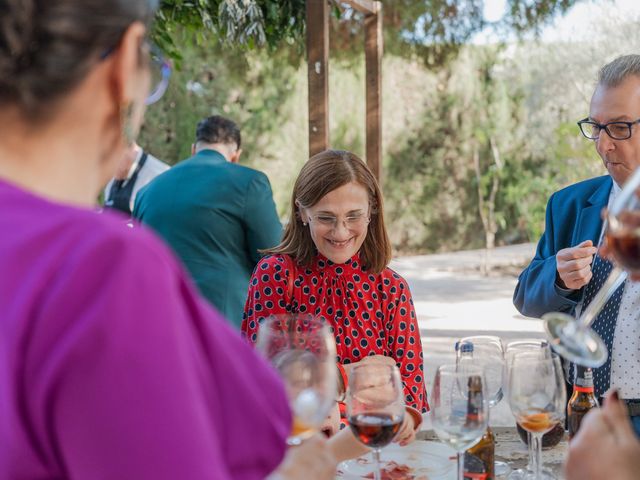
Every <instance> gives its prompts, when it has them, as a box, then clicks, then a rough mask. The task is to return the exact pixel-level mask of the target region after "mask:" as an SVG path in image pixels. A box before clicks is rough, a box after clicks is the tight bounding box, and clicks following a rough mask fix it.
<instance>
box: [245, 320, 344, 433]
mask: <svg viewBox="0 0 640 480" xmlns="http://www.w3.org/2000/svg"><path fill="white" fill-rule="evenodd" d="M256 344H257V348H258V350H260V351H261V352H262V353H263V354H264V355H265V356H266V357H267V359H269V361H271V363H272V364H273V365H274V366H275V367H276V369H277V370H278V372H279V373H280V375H281V377H282V379H283V380H284V383H285V386H286V389H287V396H288V397H289V404H290V406H291V410H292V412H293V417H294V420H293V428H292V431H291V435H290V436H289V438H288V439H287V442H288V443H289V445H299V444H300V443H301V442H302V441H303V440H304V439H305V438H308V437H310V436H312V435H313V434H314V433H315V432H317V431H318V430H319V428H320V426H321V425H322V423H323V421H324V419H325V418H326V417H327V414H328V413H329V411H330V410H331V408H332V406H333V404H334V401H335V397H336V386H337V383H336V382H337V379H336V367H335V362H336V345H335V339H334V337H333V335H332V334H331V333H330V332H329V328H328V327H327V325H326V324H325V323H324V322H323V321H322V320H321V319H318V318H315V317H313V316H311V315H302V314H290V315H274V316H271V317H268V318H267V319H265V320H264V322H263V323H262V324H261V325H260V329H259V331H258V339H257V343H256Z"/></svg>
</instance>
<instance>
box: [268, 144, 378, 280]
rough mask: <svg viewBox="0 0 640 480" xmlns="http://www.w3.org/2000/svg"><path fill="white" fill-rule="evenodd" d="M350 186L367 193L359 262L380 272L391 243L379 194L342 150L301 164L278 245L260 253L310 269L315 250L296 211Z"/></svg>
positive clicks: (368, 172)
mask: <svg viewBox="0 0 640 480" xmlns="http://www.w3.org/2000/svg"><path fill="white" fill-rule="evenodd" d="M351 182H355V183H358V184H360V185H362V186H363V187H364V188H365V189H366V190H367V192H368V193H369V208H370V215H371V221H370V222H369V225H368V227H367V228H368V230H367V236H366V238H365V240H364V243H363V244H362V247H361V248H360V261H361V262H362V264H363V266H364V267H365V268H366V269H367V270H371V271H372V272H373V273H380V272H382V271H383V270H384V269H385V268H386V267H387V265H388V264H389V262H390V261H391V242H389V236H388V235H387V230H386V228H385V226H384V215H383V203H382V192H381V191H380V187H379V186H378V182H377V181H376V179H375V177H374V176H373V173H372V172H371V170H370V169H369V167H368V166H367V164H366V163H364V162H363V161H362V160H360V158H358V157H357V156H356V155H354V154H353V153H351V152H347V151H344V150H325V151H324V152H320V153H318V154H317V155H314V156H313V157H311V158H310V159H309V161H308V162H307V163H305V165H304V166H303V167H302V170H300V173H299V174H298V178H297V179H296V182H295V185H294V186H293V194H292V195H291V215H290V217H289V223H288V225H287V226H286V228H285V231H284V236H283V238H282V242H280V244H279V245H278V246H276V247H274V248H270V249H267V250H265V251H264V252H265V253H272V254H275V253H278V254H287V255H290V256H291V257H293V258H294V259H295V260H296V261H297V263H298V264H300V265H310V264H311V262H312V261H313V258H314V256H315V255H316V247H315V244H314V243H313V239H312V238H311V234H310V232H309V228H308V227H306V226H304V225H303V224H302V219H301V217H300V211H299V207H302V208H310V207H313V206H314V205H315V204H316V203H318V202H319V201H320V199H321V198H322V197H324V196H325V195H326V194H327V193H329V192H332V191H333V190H335V189H336V188H339V187H342V186H343V185H346V184H348V183H351Z"/></svg>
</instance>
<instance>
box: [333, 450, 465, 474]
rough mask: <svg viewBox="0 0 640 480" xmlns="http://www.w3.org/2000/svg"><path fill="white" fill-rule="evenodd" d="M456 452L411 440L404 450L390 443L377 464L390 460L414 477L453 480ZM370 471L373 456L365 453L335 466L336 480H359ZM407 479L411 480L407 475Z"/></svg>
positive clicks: (383, 463) (371, 470) (371, 469)
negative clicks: (407, 469) (336, 468)
mask: <svg viewBox="0 0 640 480" xmlns="http://www.w3.org/2000/svg"><path fill="white" fill-rule="evenodd" d="M455 455H456V452H455V451H454V450H453V449H451V448H449V447H447V446H446V445H443V444H442V443H438V442H427V441H420V440H418V441H415V442H413V443H411V444H410V445H407V446H406V447H401V446H399V445H398V444H397V443H392V444H391V445H389V446H388V447H385V448H383V449H382V452H381V453H380V464H381V466H384V465H385V464H386V463H387V462H388V461H390V460H393V461H395V462H396V463H398V464H400V465H407V466H408V467H411V468H412V469H413V471H412V472H411V474H412V475H413V476H415V477H416V478H419V477H420V476H421V475H422V476H426V478H428V479H429V480H455V478H456V460H455ZM371 472H373V457H372V454H371V453H369V454H367V455H363V456H362V457H360V458H356V459H353V460H347V461H345V462H342V463H341V464H340V465H338V474H337V476H336V479H340V480H361V479H362V478H364V476H365V475H368V474H370V473H371ZM407 480H413V477H411V476H409V477H408V478H407Z"/></svg>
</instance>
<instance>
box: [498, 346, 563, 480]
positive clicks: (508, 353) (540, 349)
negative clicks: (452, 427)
mask: <svg viewBox="0 0 640 480" xmlns="http://www.w3.org/2000/svg"><path fill="white" fill-rule="evenodd" d="M521 352H530V353H538V354H540V355H541V356H543V357H551V348H550V347H549V343H548V342H547V341H546V340H539V339H527V340H517V341H513V342H509V343H508V344H507V346H506V349H505V373H504V379H505V384H504V390H505V395H507V396H508V391H509V365H511V363H512V360H513V357H514V355H517V354H518V353H521ZM524 432H525V433H526V435H527V452H528V454H529V460H528V461H527V466H526V467H525V468H518V469H517V470H514V471H512V472H511V474H510V475H509V480H523V479H525V478H526V477H527V475H529V474H530V473H529V472H533V462H534V459H533V456H534V450H535V445H534V441H533V439H532V435H531V432H527V431H526V430H524ZM545 475H546V471H544V472H543V474H542V476H543V478H545ZM546 478H553V476H552V475H549V476H547V477H546Z"/></svg>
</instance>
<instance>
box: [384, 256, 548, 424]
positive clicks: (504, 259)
mask: <svg viewBox="0 0 640 480" xmlns="http://www.w3.org/2000/svg"><path fill="white" fill-rule="evenodd" d="M534 250H535V245H534V244H522V245H512V246H508V247H498V248H496V249H495V250H494V251H493V252H491V254H490V255H489V256H488V257H487V256H485V252H484V251H483V250H471V251H464V252H454V253H446V254H436V255H423V256H414V257H399V258H397V259H396V260H394V261H393V262H392V264H391V267H392V268H393V269H394V270H396V271H397V272H398V273H399V274H401V275H402V276H403V277H404V278H405V279H406V280H407V281H408V282H409V287H410V289H411V293H412V295H413V300H414V303H415V307H416V313H417V315H418V322H419V325H420V333H421V336H422V344H423V348H424V353H425V378H426V380H427V391H428V392H430V390H431V384H432V381H433V377H434V375H435V371H436V368H437V367H438V365H441V364H443V363H449V362H451V361H455V354H454V350H453V348H454V344H455V341H456V340H457V339H459V338H461V337H464V336H468V335H497V336H500V337H501V338H503V339H504V340H505V341H506V342H509V341H512V340H520V339H525V338H543V337H544V330H543V327H542V324H541V322H540V320H537V319H532V318H527V317H523V316H522V315H520V313H518V311H517V310H516V309H515V307H514V306H513V303H512V296H513V290H514V288H515V286H516V283H517V276H518V274H519V273H520V271H521V270H522V268H523V266H526V265H527V264H528V263H529V261H530V260H531V258H532V257H533V254H534ZM485 266H486V270H487V272H486V274H484V273H483V270H484V269H485ZM491 423H492V424H493V425H496V426H510V425H515V422H514V420H513V416H512V415H511V411H510V409H509V406H508V405H507V402H506V400H503V401H502V402H500V403H499V404H498V405H497V406H496V407H495V408H494V409H493V410H492V413H491Z"/></svg>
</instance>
